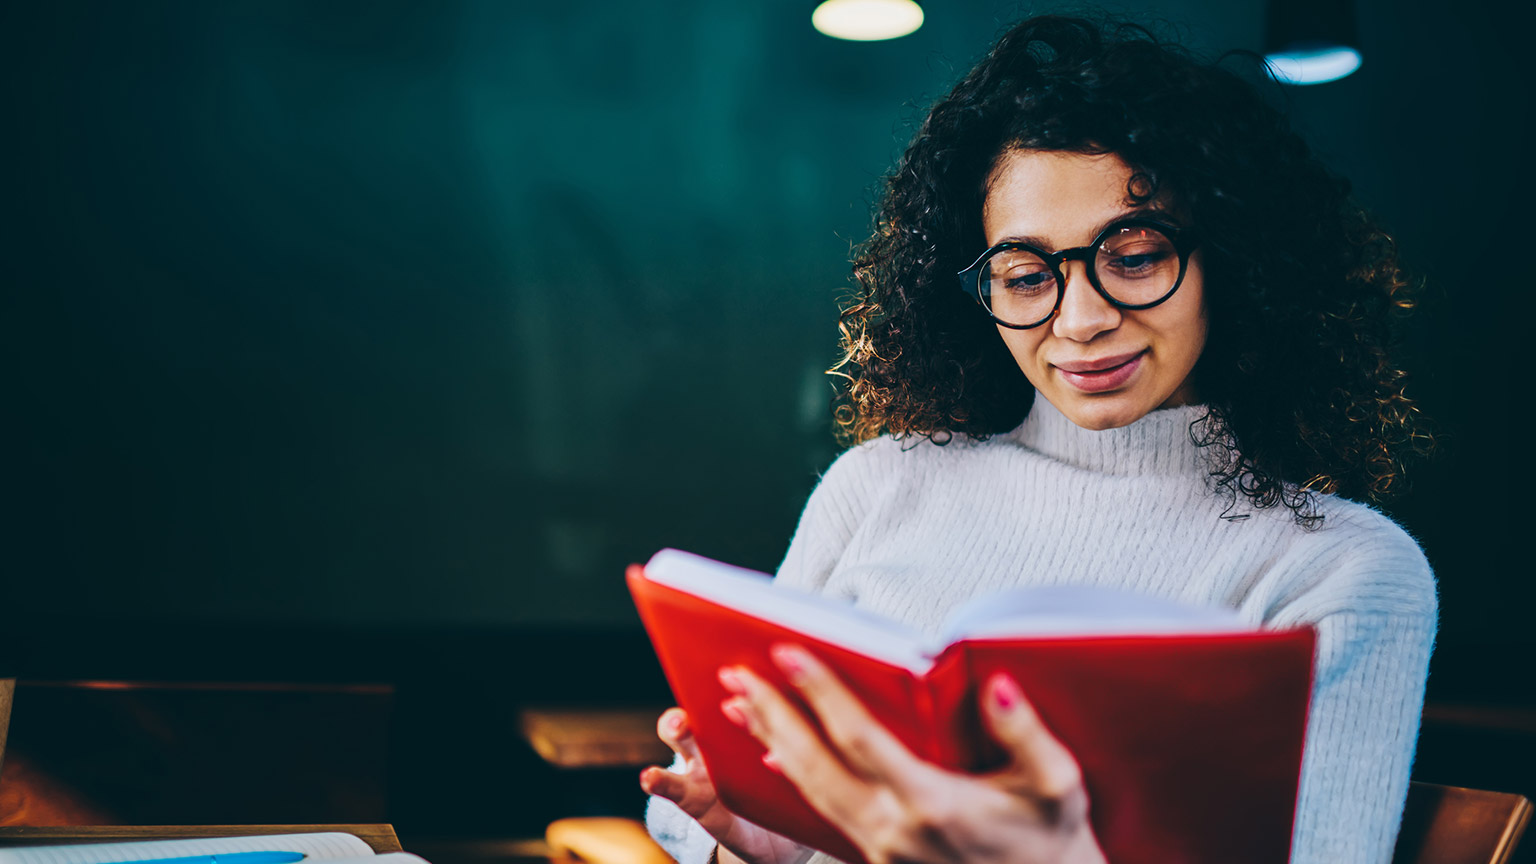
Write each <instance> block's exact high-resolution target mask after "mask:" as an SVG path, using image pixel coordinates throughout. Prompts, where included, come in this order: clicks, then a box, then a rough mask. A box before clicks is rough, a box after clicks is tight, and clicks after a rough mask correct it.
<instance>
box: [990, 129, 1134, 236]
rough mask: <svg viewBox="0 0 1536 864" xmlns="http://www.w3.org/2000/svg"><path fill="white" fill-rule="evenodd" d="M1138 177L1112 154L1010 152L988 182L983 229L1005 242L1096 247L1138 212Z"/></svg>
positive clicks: (998, 164) (996, 166) (1004, 155)
mask: <svg viewBox="0 0 1536 864" xmlns="http://www.w3.org/2000/svg"><path fill="white" fill-rule="evenodd" d="M1133 173H1134V172H1133V171H1132V169H1131V167H1130V166H1129V165H1127V164H1126V163H1125V161H1124V160H1122V159H1121V158H1120V157H1119V156H1116V155H1115V154H1113V153H1102V154H1095V153H1068V152H1061V151H1054V150H1010V151H1008V152H1006V153H1004V154H1003V155H1002V156H1001V157H999V158H998V160H997V164H996V165H995V166H994V167H993V170H992V173H991V175H990V176H989V177H988V178H987V188H986V198H985V201H984V203H983V205H982V227H983V229H984V230H985V231H986V235H987V243H988V245H992V244H995V243H999V242H1002V241H1004V240H1020V241H1024V242H1035V243H1036V244H1037V245H1045V246H1049V247H1051V248H1065V247H1068V246H1076V245H1081V244H1084V243H1088V242H1089V241H1091V240H1092V239H1093V237H1094V235H1095V234H1097V233H1098V230H1099V229H1100V228H1102V227H1103V226H1104V225H1105V224H1107V223H1108V222H1110V221H1113V220H1114V219H1115V218H1117V217H1119V216H1121V215H1123V214H1126V213H1128V212H1130V211H1132V210H1135V209H1138V208H1137V206H1136V202H1134V201H1132V200H1131V199H1130V196H1129V193H1128V185H1129V184H1130V182H1131V177H1132V175H1133Z"/></svg>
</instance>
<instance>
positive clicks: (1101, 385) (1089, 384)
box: [1056, 349, 1147, 393]
mask: <svg viewBox="0 0 1536 864" xmlns="http://www.w3.org/2000/svg"><path fill="white" fill-rule="evenodd" d="M1146 356H1147V351H1146V349H1143V350H1141V351H1137V352H1136V353H1135V354H1131V355H1123V354H1122V355H1121V356H1119V357H1105V358H1103V359H1102V360H1093V361H1089V362H1086V363H1071V364H1068V365H1066V366H1057V367H1056V369H1057V371H1059V372H1060V373H1061V377H1062V378H1063V379H1064V380H1065V381H1066V382H1067V384H1069V385H1071V386H1072V387H1073V388H1075V389H1076V390H1078V392H1081V393H1108V392H1111V391H1115V390H1118V389H1119V388H1121V387H1123V386H1125V385H1126V384H1127V383H1129V382H1130V380H1131V377H1132V376H1134V375H1135V374H1136V370H1138V369H1140V368H1141V361H1142V360H1144V359H1145V358H1146ZM1073 367H1075V368H1073ZM1093 367H1098V368H1093Z"/></svg>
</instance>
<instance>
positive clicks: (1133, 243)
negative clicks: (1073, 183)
mask: <svg viewBox="0 0 1536 864" xmlns="http://www.w3.org/2000/svg"><path fill="white" fill-rule="evenodd" d="M1199 245H1200V242H1199V240H1198V239H1197V238H1196V237H1195V233H1194V232H1193V231H1191V230H1189V229H1180V228H1174V227H1173V226H1171V225H1164V224H1163V223H1161V222H1157V221H1154V220H1151V219H1122V220H1120V221H1119V222H1114V223H1111V224H1110V225H1109V227H1107V228H1105V229H1104V230H1103V231H1101V232H1099V236H1098V237H1095V238H1094V240H1093V242H1092V243H1090V244H1088V245H1087V246H1078V247H1076V248H1074V249H1063V250H1061V251H1060V252H1055V253H1052V252H1047V251H1045V250H1044V249H1039V248H1036V247H1034V246H1031V245H1029V244H1028V243H1017V242H1007V243H999V244H997V245H996V246H993V247H992V248H991V249H988V250H987V251H985V252H983V253H981V257H980V258H977V259H976V263H974V264H972V265H971V266H969V267H967V268H965V269H964V270H961V271H960V273H959V276H960V287H961V288H962V289H963V290H964V291H965V293H966V294H969V295H970V296H971V299H973V300H975V301H977V302H978V303H980V304H981V305H982V308H984V309H986V310H987V314H988V315H991V316H992V320H993V321H996V322H997V323H999V324H1001V325H1003V326H1004V327H1008V328H1011V329H1014V330H1028V329H1030V328H1033V327H1039V326H1040V325H1041V324H1044V323H1045V322H1047V321H1049V320H1051V318H1052V317H1053V316H1054V315H1055V314H1056V312H1057V310H1059V309H1060V308H1061V298H1062V295H1063V294H1064V293H1065V292H1066V285H1067V280H1066V278H1065V277H1064V276H1063V275H1062V272H1061V266H1062V264H1063V263H1065V262H1067V261H1083V262H1086V263H1087V264H1088V265H1089V266H1088V281H1089V282H1090V283H1091V284H1092V285H1093V289H1094V290H1095V291H1097V292H1099V296H1101V297H1103V298H1104V299H1105V300H1107V301H1108V302H1109V303H1110V304H1111V305H1113V306H1115V307H1116V308H1119V309H1150V308H1152V307H1153V306H1156V305H1157V304H1159V303H1161V302H1163V301H1164V300H1167V299H1168V298H1169V297H1172V296H1173V292H1175V291H1177V290H1179V285H1180V284H1181V283H1182V282H1183V281H1184V271H1185V270H1187V269H1188V268H1189V256H1190V253H1192V252H1194V251H1195V247H1197V246H1199Z"/></svg>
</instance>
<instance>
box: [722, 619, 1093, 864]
mask: <svg viewBox="0 0 1536 864" xmlns="http://www.w3.org/2000/svg"><path fill="white" fill-rule="evenodd" d="M772 655H773V661H774V663H775V664H777V665H778V667H779V669H780V670H781V671H782V672H783V673H784V675H785V676H786V677H787V678H788V679H789V681H790V683H791V684H793V685H794V686H795V688H796V689H797V690H798V691H799V692H800V694H801V695H802V696H803V697H804V698H805V701H806V702H807V703H809V705H810V707H811V709H812V711H813V712H814V713H815V719H816V720H818V721H819V722H820V724H821V726H822V728H823V729H824V730H825V731H826V741H829V742H830V747H829V746H828V744H827V743H826V742H824V741H823V739H822V737H821V736H820V735H818V734H817V732H816V729H815V728H814V727H813V726H812V725H811V723H809V722H807V720H806V718H805V716H804V715H803V714H802V713H801V712H800V710H799V709H798V708H796V707H795V706H794V705H793V704H791V703H790V702H789V700H788V699H786V698H785V697H784V695H783V694H782V693H780V692H779V691H778V690H777V689H775V688H774V687H773V685H771V684H769V683H767V682H766V681H764V680H763V679H761V678H759V677H758V676H756V675H754V674H752V672H751V671H749V670H747V669H746V668H745V667H740V666H737V667H727V668H723V669H721V670H720V681H721V683H722V684H723V685H725V688H726V690H728V691H730V692H731V693H732V694H734V695H733V696H732V697H731V698H729V699H727V700H726V701H725V702H724V703H722V705H721V710H722V711H723V712H725V715H726V716H727V717H728V718H730V719H731V720H732V721H733V722H735V723H737V724H738V725H740V726H742V727H744V728H746V729H747V731H749V732H751V733H752V735H753V737H755V738H757V740H758V741H760V742H761V743H762V744H763V745H764V746H765V747H767V748H768V753H767V755H766V756H764V758H763V761H764V763H765V764H767V765H768V766H769V767H771V768H774V769H775V770H778V771H780V772H781V773H783V774H784V776H785V777H787V778H788V779H789V781H790V782H792V783H794V784H795V786H796V787H797V788H798V789H799V790H800V793H801V794H802V795H804V796H805V798H806V800H807V801H808V802H810V804H811V806H812V807H815V808H816V810H817V811H819V812H820V813H821V814H822V815H823V816H824V817H825V818H826V819H827V820H828V821H829V822H831V823H832V824H833V825H835V826H836V827H837V828H838V829H839V830H841V831H842V832H843V833H844V834H846V835H847V836H848V838H849V839H850V840H852V841H853V842H854V844H855V845H856V846H858V848H859V850H860V851H861V852H863V853H864V856H865V858H867V859H868V860H869V861H870V862H871V864H905V862H921V864H962V862H963V864H1035V862H1079V861H1082V862H1103V861H1104V854H1103V852H1102V851H1100V849H1099V845H1098V841H1097V840H1096V839H1095V838H1094V836H1093V830H1092V828H1091V826H1090V825H1089V823H1088V796H1087V793H1086V791H1085V790H1084V788H1083V781H1082V774H1081V772H1080V771H1079V770H1078V766H1077V760H1076V759H1074V758H1073V757H1072V754H1071V753H1069V752H1067V750H1066V748H1065V747H1063V746H1062V745H1061V742H1059V741H1057V740H1056V738H1055V737H1054V736H1052V735H1051V733H1050V732H1049V731H1048V730H1046V728H1045V727H1044V726H1043V725H1042V724H1041V722H1040V718H1039V716H1038V715H1036V714H1035V712H1034V709H1033V708H1031V707H1030V705H1029V703H1028V702H1026V701H1025V699H1024V694H1023V692H1022V691H1021V690H1020V688H1019V685H1018V683H1017V682H1015V681H1014V680H1013V679H1012V678H1011V677H1009V676H1007V675H996V676H994V677H993V678H992V679H991V680H989V681H988V682H987V686H986V687H985V688H984V692H983V694H982V702H983V705H982V712H981V713H982V715H983V716H984V717H985V718H986V720H987V724H988V727H989V728H990V730H991V732H992V734H993V736H994V737H995V738H996V739H997V740H998V742H999V743H1001V744H1002V745H1003V747H1004V749H1005V750H1007V751H1008V753H1009V755H1010V756H1011V761H1010V763H1009V764H1008V766H1007V767H1005V768H1003V769H1002V770H1000V771H997V772H994V773H991V774H984V775H971V774H959V773H955V772H952V771H946V770H944V769H942V768H939V767H938V766H936V765H933V764H931V763H929V762H925V761H923V760H922V759H919V758H918V757H917V756H915V755H913V753H912V752H911V751H910V750H908V749H907V748H906V747H905V746H903V745H902V744H901V742H900V741H898V740H896V738H895V736H894V735H892V734H891V732H890V731H889V730H887V729H886V728H885V727H884V726H882V725H881V724H880V723H879V722H878V721H877V720H876V719H875V718H874V717H872V716H871V715H870V713H869V711H868V710H867V709H866V708H865V707H864V705H863V704H862V703H861V702H860V701H859V700H858V699H857V698H856V697H855V696H854V695H853V693H852V692H850V691H849V690H848V688H846V687H844V686H843V684H842V682H840V681H839V680H838V679H837V677H836V676H835V675H834V674H833V673H832V672H831V670H829V669H828V668H827V667H826V666H825V665H823V664H822V663H821V662H820V661H818V660H816V658H814V657H812V656H811V655H810V654H809V653H808V652H806V651H805V650H804V649H802V648H799V647H796V646H791V645H779V646H775V647H774V649H773V651H772Z"/></svg>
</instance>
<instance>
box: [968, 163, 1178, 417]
mask: <svg viewBox="0 0 1536 864" xmlns="http://www.w3.org/2000/svg"><path fill="white" fill-rule="evenodd" d="M1131 174H1132V172H1131V169H1130V167H1129V166H1127V165H1126V164H1125V163H1124V162H1123V161H1121V159H1120V157H1118V156H1115V155H1113V154H1104V155H1087V154H1082V153H1063V152H1058V151H1041V150H1010V151H1008V152H1007V153H1004V154H1003V156H1002V157H1001V158H999V160H998V163H997V166H996V168H995V169H994V170H993V172H992V176H991V177H990V178H989V179H990V182H989V184H988V189H987V198H986V203H985V206H984V207H983V212H982V225H983V227H984V229H985V230H986V235H987V245H988V246H989V247H990V246H993V245H996V244H998V243H1001V242H1003V241H1005V240H1018V241H1023V242H1027V243H1029V244H1031V245H1034V246H1037V247H1040V248H1042V249H1044V250H1045V251H1048V252H1056V251H1059V250H1062V249H1068V248H1072V247H1077V246H1086V245H1088V244H1089V243H1092V242H1093V240H1094V238H1095V237H1097V236H1098V234H1099V232H1100V231H1101V230H1102V229H1103V228H1104V227H1105V226H1106V225H1108V224H1109V223H1111V222H1114V221H1116V220H1117V219H1121V218H1124V217H1126V216H1129V215H1132V214H1135V213H1139V212H1140V213H1145V212H1146V210H1147V208H1137V207H1136V206H1135V205H1133V204H1130V203H1128V202H1127V196H1126V186H1127V183H1128V182H1129V181H1130V179H1131ZM1158 218H1160V219H1164V220H1167V219H1168V217H1166V216H1159V217H1158ZM1174 224H1175V225H1176V226H1177V223H1176V222H1175V223H1174ZM1179 227H1182V226H1179ZM1087 266H1088V264H1087V263H1086V262H1083V261H1067V262H1064V263H1063V264H1062V273H1063V276H1064V277H1065V278H1066V291H1065V293H1064V294H1063V296H1062V298H1061V309H1060V311H1059V312H1057V314H1056V315H1055V317H1053V318H1052V319H1051V320H1049V321H1047V322H1046V323H1044V324H1041V325H1040V326H1039V327H1036V328H1034V329H1032V330H1012V329H1009V328H1006V327H998V328H997V330H998V333H999V334H1001V336H1002V337H1003V342H1004V343H1005V344H1007V346H1008V351H1009V353H1011V354H1012V355H1013V359H1014V360H1015V361H1016V362H1017V363H1018V364H1019V368H1020V369H1022V370H1023V371H1024V375H1025V376H1026V377H1028V378H1029V381H1030V383H1031V384H1033V385H1035V389H1036V390H1039V391H1040V393H1041V394H1042V395H1044V396H1045V398H1047V399H1049V400H1051V404H1052V405H1055V406H1056V408H1057V409H1058V410H1060V411H1061V413H1063V414H1065V415H1066V416H1067V417H1068V418H1069V419H1070V420H1071V421H1072V422H1073V423H1076V424H1077V425H1079V426H1082V427H1084V428H1087V429H1113V428H1115V427H1117V426H1125V425H1127V424H1129V423H1134V422H1136V421H1137V420H1139V419H1141V418H1142V417H1144V416H1146V414H1147V413H1148V412H1149V411H1152V410H1154V409H1156V408H1168V407H1172V406H1175V405H1183V404H1186V403H1189V402H1192V401H1195V398H1196V397H1195V392H1194V385H1193V383H1192V382H1191V381H1190V372H1191V370H1193V369H1194V368H1195V361H1196V360H1198V359H1200V351H1201V349H1203V348H1204V347H1205V332H1206V322H1205V292H1204V284H1203V280H1202V272H1201V267H1200V255H1199V253H1198V252H1196V253H1195V254H1194V255H1193V256H1192V257H1191V258H1190V261H1189V269H1188V271H1187V272H1186V273H1185V274H1184V281H1183V282H1182V283H1180V285H1179V289H1178V291H1176V292H1174V294H1173V296H1172V297H1170V298H1168V299H1167V300H1166V301H1164V302H1163V303H1162V304H1161V305H1158V306H1154V307H1152V308H1151V309H1141V310H1128V309H1117V308H1115V307H1114V306H1113V305H1111V304H1110V303H1109V301H1107V300H1105V299H1104V298H1103V297H1101V296H1100V295H1099V293H1098V292H1097V291H1095V290H1093V285H1092V284H1091V283H1090V282H1089V281H1088V274H1087V270H1086V267H1087Z"/></svg>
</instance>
